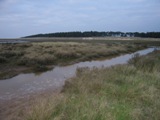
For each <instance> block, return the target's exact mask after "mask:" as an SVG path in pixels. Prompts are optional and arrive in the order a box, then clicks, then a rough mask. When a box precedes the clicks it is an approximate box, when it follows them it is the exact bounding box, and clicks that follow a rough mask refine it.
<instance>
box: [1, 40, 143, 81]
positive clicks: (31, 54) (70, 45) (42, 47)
mask: <svg viewBox="0 0 160 120" xmlns="http://www.w3.org/2000/svg"><path fill="white" fill-rule="evenodd" d="M142 48H143V47H142V46H137V45H134V44H132V43H131V44H127V43H126V44H124V43H123V44H121V43H101V42H99V43H79V42H40V43H23V44H1V45H0V68H2V69H1V70H0V79H4V78H8V77H6V74H5V73H8V76H9V75H10V77H11V76H12V75H13V73H12V72H11V73H10V72H9V70H12V71H15V70H13V68H14V69H19V68H17V67H25V68H28V70H29V71H40V72H41V71H45V70H47V68H48V66H50V65H67V64H73V63H75V62H80V61H85V60H92V59H97V58H107V57H113V56H115V55H119V54H122V53H128V52H133V51H136V50H138V49H142ZM4 66H5V67H4ZM25 70H26V69H25ZM20 72H23V71H19V70H18V72H17V74H18V73H20ZM15 74H16V73H15ZM15 74H14V75H15Z"/></svg>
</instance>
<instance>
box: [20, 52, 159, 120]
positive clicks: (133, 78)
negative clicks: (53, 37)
mask: <svg viewBox="0 0 160 120" xmlns="http://www.w3.org/2000/svg"><path fill="white" fill-rule="evenodd" d="M136 57H137V56H136ZM139 57H140V56H138V60H136V64H138V65H134V64H135V63H134V62H132V64H127V65H117V66H112V67H110V68H101V69H98V68H94V69H92V70H91V69H89V68H80V69H78V70H77V73H76V74H77V76H76V77H74V78H71V79H69V80H67V81H66V83H65V86H64V88H63V90H62V92H61V93H60V94H59V95H58V96H54V95H53V96H52V95H50V96H48V97H45V98H40V99H37V100H35V102H34V104H32V105H31V107H30V109H28V110H27V111H25V115H24V116H21V117H22V119H25V120H159V118H160V111H159V108H160V100H159V99H160V81H159V80H160V75H159V72H160V71H159V69H158V68H157V65H159V51H155V52H153V53H152V54H150V55H147V56H143V57H140V58H139ZM146 58H148V59H149V58H151V59H150V60H149V61H150V62H154V63H155V65H153V66H152V67H153V69H152V70H148V68H150V66H151V65H146V67H140V66H139V64H140V63H141V61H145V60H146ZM133 59H135V58H133ZM157 59H158V61H157ZM139 62H140V63H139ZM147 63H148V61H147ZM144 64H146V63H144ZM142 66H143V65H142ZM145 69H147V70H145Z"/></svg>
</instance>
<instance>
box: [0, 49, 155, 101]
mask: <svg viewBox="0 0 160 120" xmlns="http://www.w3.org/2000/svg"><path fill="white" fill-rule="evenodd" d="M154 49H155V48H148V49H145V50H141V51H138V52H136V53H139V54H140V55H145V54H148V53H150V52H152V51H153V50H154ZM133 54H135V53H132V54H126V55H122V56H119V57H115V58H112V59H107V60H103V61H87V62H80V63H77V64H74V65H70V66H63V67H58V66H57V67H55V68H54V69H53V70H51V71H47V72H44V73H42V74H40V75H36V74H34V73H32V74H20V75H17V76H16V77H13V78H11V79H7V80H0V100H9V99H12V98H21V97H24V96H27V95H29V94H32V93H35V92H42V91H44V90H47V89H53V90H57V89H59V88H61V87H62V86H63V85H64V83H65V80H66V79H68V78H71V77H73V76H75V73H76V69H77V68H81V67H89V68H93V67H98V68H100V67H102V66H104V67H109V66H112V65H116V64H124V63H127V61H128V60H129V59H130V58H131V57H132V56H133Z"/></svg>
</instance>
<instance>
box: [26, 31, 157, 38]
mask: <svg viewBox="0 0 160 120" xmlns="http://www.w3.org/2000/svg"><path fill="white" fill-rule="evenodd" d="M32 37H143V38H160V32H147V33H144V32H113V31H109V32H97V31H86V32H76V31H75V32H57V33H47V34H37V35H30V36H26V37H24V38H32Z"/></svg>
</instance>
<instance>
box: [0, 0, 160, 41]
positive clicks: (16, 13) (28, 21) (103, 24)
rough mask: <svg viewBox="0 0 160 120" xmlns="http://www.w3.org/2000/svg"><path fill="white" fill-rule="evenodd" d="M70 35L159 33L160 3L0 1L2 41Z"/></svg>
mask: <svg viewBox="0 0 160 120" xmlns="http://www.w3.org/2000/svg"><path fill="white" fill-rule="evenodd" d="M69 31H82V32H83V31H122V32H152V31H155V32H159V31H160V0H0V38H19V37H23V36H27V35H33V34H39V33H54V32H69Z"/></svg>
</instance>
